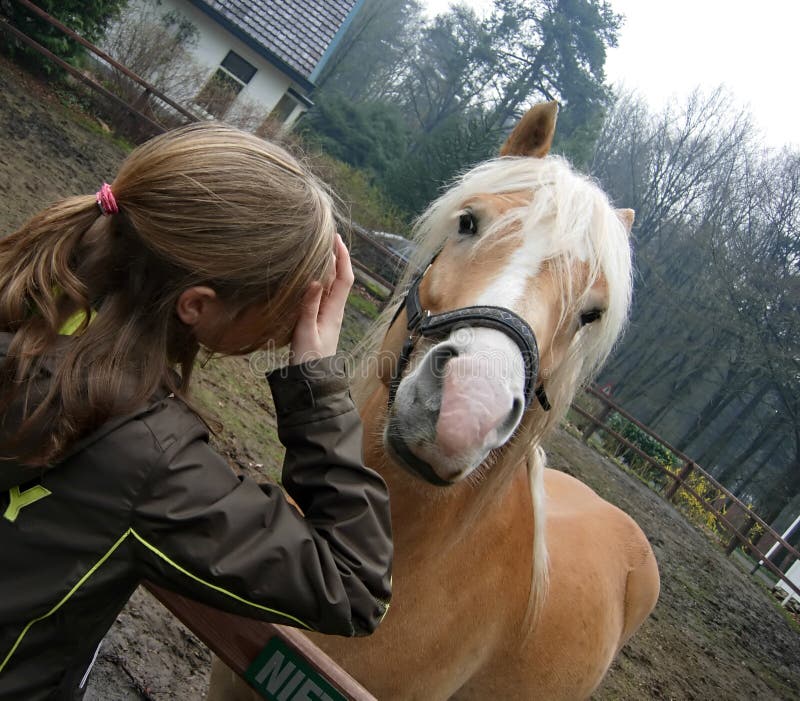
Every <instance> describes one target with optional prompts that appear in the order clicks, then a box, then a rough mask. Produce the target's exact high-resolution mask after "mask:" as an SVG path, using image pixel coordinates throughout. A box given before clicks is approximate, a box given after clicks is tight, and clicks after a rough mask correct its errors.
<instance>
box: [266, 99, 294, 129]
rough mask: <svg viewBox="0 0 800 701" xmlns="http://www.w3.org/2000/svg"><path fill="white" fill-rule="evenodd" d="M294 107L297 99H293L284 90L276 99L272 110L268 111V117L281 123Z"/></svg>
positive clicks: (287, 117)
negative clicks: (276, 101)
mask: <svg viewBox="0 0 800 701" xmlns="http://www.w3.org/2000/svg"><path fill="white" fill-rule="evenodd" d="M295 107H297V100H295V99H294V97H292V95H291V94H290V93H288V92H286V93H284V95H283V97H281V99H280V100H278V104H277V105H275V107H273V108H272V112H270V113H269V119H273V120H275V121H276V122H279V123H280V124H283V123H284V122H285V121H286V120H287V119H289V117H290V116H291V115H292V112H294V108H295Z"/></svg>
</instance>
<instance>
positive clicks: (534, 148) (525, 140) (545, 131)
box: [500, 101, 558, 158]
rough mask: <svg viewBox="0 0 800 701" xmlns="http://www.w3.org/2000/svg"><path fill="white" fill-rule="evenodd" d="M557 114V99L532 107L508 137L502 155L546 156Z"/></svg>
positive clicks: (501, 150) (501, 151)
mask: <svg viewBox="0 0 800 701" xmlns="http://www.w3.org/2000/svg"><path fill="white" fill-rule="evenodd" d="M557 115H558V103H557V102H555V101H553V102H540V103H539V104H538V105H534V106H533V107H531V108H530V109H529V110H528V111H527V112H526V113H525V115H524V116H523V117H522V119H521V120H520V122H519V124H517V126H516V127H514V131H512V132H511V134H510V135H509V137H508V138H507V139H506V142H505V143H504V144H503V147H502V148H501V149H500V155H501V156H533V157H534V158H544V157H545V156H546V155H547V153H548V151H550V145H551V144H552V143H553V135H554V134H555V133H556V116H557Z"/></svg>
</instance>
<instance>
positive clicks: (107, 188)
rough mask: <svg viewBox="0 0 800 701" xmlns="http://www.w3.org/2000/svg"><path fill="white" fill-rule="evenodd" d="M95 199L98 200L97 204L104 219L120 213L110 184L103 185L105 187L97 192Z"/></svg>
mask: <svg viewBox="0 0 800 701" xmlns="http://www.w3.org/2000/svg"><path fill="white" fill-rule="evenodd" d="M95 199H96V200H97V204H98V206H99V207H100V211H101V212H102V214H103V216H104V217H108V216H111V215H112V214H116V213H117V212H119V207H117V201H116V200H115V199H114V193H113V192H111V185H109V184H108V183H103V187H101V188H100V189H99V190H98V191H97V194H96V195H95Z"/></svg>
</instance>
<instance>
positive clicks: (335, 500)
mask: <svg viewBox="0 0 800 701" xmlns="http://www.w3.org/2000/svg"><path fill="white" fill-rule="evenodd" d="M334 367H335V357H331V358H324V359H322V360H321V361H317V362H316V363H315V364H314V365H313V366H312V365H309V364H304V365H298V366H290V367H288V368H281V369H280V370H278V371H275V372H273V373H272V374H270V375H269V376H268V379H269V382H270V385H271V388H272V392H273V397H274V400H275V406H276V410H277V416H278V434H279V437H280V439H281V442H282V443H283V444H284V445H285V447H286V458H285V461H284V467H283V484H284V487H285V488H286V490H287V492H288V493H289V494H290V495H291V496H292V498H293V499H294V500H295V501H296V502H297V504H298V505H299V506H300V508H301V509H302V511H303V514H300V513H299V512H298V511H297V509H295V508H294V507H293V506H292V505H290V504H289V502H288V501H287V500H286V498H285V496H284V495H283V493H282V492H281V490H280V488H279V487H278V486H277V485H270V484H265V485H261V486H259V485H257V484H256V483H255V482H253V481H252V480H250V479H249V478H246V477H244V478H240V477H237V476H236V475H235V474H234V473H233V471H232V470H231V469H230V467H229V466H228V464H227V463H226V462H225V460H224V459H223V458H222V457H221V456H219V455H218V454H217V453H216V452H214V451H213V450H212V449H211V448H210V447H209V446H208V443H207V438H208V435H207V432H206V431H205V429H204V428H203V427H202V426H201V425H200V423H199V422H198V421H197V419H196V417H194V416H193V415H190V412H188V410H187V411H186V412H185V415H189V416H188V418H193V419H194V422H193V423H191V425H192V426H193V428H191V429H189V430H185V428H182V427H177V426H176V427H175V429H174V430H173V433H174V434H175V437H176V440H175V442H174V444H173V445H171V446H170V447H169V448H168V449H166V450H165V451H164V452H163V454H162V458H161V460H160V462H159V464H158V465H157V466H156V467H155V469H154V470H153V474H152V475H151V479H150V480H148V484H147V487H146V492H145V493H144V494H143V497H142V499H141V501H140V503H139V504H138V505H137V507H136V509H135V516H134V524H133V528H132V532H133V535H134V540H133V542H134V543H135V548H136V558H137V562H138V563H139V568H140V573H141V576H142V577H143V578H147V579H150V580H152V581H154V582H155V583H156V584H160V585H162V586H165V587H167V588H171V589H173V590H175V591H178V592H179V593H182V594H184V595H186V596H189V597H191V598H195V599H197V600H199V601H202V602H204V603H207V604H209V605H212V606H215V607H217V608H221V609H224V610H228V611H231V612H233V613H238V614H241V615H245V616H249V617H252V618H259V619H262V620H267V621H271V622H275V623H283V624H286V625H294V626H297V627H301V628H308V629H312V630H318V631H320V632H323V633H335V634H339V635H366V634H369V633H371V632H372V631H373V630H374V629H375V627H376V626H377V625H378V623H379V622H380V620H381V619H382V618H383V616H384V614H385V612H386V610H387V608H388V602H389V598H390V595H391V589H390V582H391V576H390V570H391V560H392V541H391V526H390V518H389V505H388V495H387V490H386V485H385V484H384V482H383V480H382V479H381V478H380V476H378V474H377V473H375V472H374V471H372V470H370V469H368V468H366V467H364V466H363V464H362V461H361V421H360V419H359V417H358V413H357V411H356V409H355V406H354V405H353V402H352V400H351V398H350V394H349V391H348V387H347V380H346V377H345V376H344V374H343V373H336V372H334Z"/></svg>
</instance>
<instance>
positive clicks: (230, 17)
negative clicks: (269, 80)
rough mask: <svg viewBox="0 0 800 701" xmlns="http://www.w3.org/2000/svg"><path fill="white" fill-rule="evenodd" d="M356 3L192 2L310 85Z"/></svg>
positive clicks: (305, 0) (352, 0) (328, 0)
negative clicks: (215, 16)
mask: <svg viewBox="0 0 800 701" xmlns="http://www.w3.org/2000/svg"><path fill="white" fill-rule="evenodd" d="M358 1H359V0H192V2H193V3H194V4H195V5H198V6H201V7H202V6H205V7H203V9H205V8H208V9H210V10H211V11H212V12H209V14H212V16H213V14H216V15H218V19H221V20H222V21H223V22H222V23H223V24H225V25H227V28H228V29H230V30H231V31H233V32H234V33H236V34H239V35H240V36H241V35H244V36H243V37H242V38H247V39H250V40H251V41H249V42H248V43H250V44H251V45H252V43H253V42H254V43H255V44H257V45H258V46H260V47H262V48H263V49H266V51H267V52H269V53H270V54H272V56H274V57H275V58H277V59H278V63H279V64H284V65H283V66H281V65H279V67H281V68H286V67H288V68H289V69H290V71H289V72H291V73H295V74H296V76H295V77H300V78H302V79H303V80H301V82H305V81H307V82H308V83H311V81H312V80H313V78H314V77H315V76H314V70H315V69H316V68H317V65H318V64H319V63H320V61H321V60H322V59H323V57H324V56H325V52H326V51H327V50H328V47H329V46H330V44H331V42H332V41H333V39H334V37H335V36H336V33H337V32H338V31H339V29H340V28H341V27H342V25H343V24H344V23H345V20H346V19H347V16H348V15H349V13H350V12H351V10H352V9H353V8H354V7H355V5H356V4H357V3H358Z"/></svg>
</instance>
